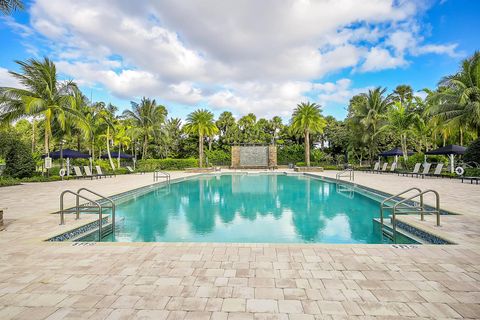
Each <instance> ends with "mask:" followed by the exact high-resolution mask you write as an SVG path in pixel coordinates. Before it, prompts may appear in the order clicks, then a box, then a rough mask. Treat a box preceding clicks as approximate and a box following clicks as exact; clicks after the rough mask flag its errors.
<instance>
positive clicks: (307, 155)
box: [305, 130, 310, 167]
mask: <svg viewBox="0 0 480 320" xmlns="http://www.w3.org/2000/svg"><path fill="white" fill-rule="evenodd" d="M305 163H306V164H307V167H310V133H309V132H308V130H305Z"/></svg>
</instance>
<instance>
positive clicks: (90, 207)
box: [59, 188, 115, 241]
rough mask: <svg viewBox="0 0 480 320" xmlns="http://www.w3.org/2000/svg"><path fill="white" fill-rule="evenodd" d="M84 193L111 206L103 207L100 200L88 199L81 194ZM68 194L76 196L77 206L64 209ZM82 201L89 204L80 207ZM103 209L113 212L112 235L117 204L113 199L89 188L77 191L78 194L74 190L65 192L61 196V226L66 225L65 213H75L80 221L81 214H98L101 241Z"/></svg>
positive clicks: (76, 218)
mask: <svg viewBox="0 0 480 320" xmlns="http://www.w3.org/2000/svg"><path fill="white" fill-rule="evenodd" d="M82 191H84V192H88V193H90V194H93V195H95V196H97V197H100V198H101V200H104V201H106V202H108V203H109V204H110V205H102V204H100V203H99V202H98V200H97V201H95V200H92V199H90V198H88V197H85V196H83V195H81V194H80V193H81V192H82ZM66 194H71V195H74V196H75V206H74V207H72V208H69V209H64V205H63V202H64V201H63V200H64V197H65V195H66ZM80 199H83V200H86V201H88V202H87V203H85V204H82V205H80ZM103 209H110V210H111V212H112V215H111V218H112V224H111V225H112V233H115V202H113V200H112V199H110V198H108V197H105V196H102V195H101V194H99V193H97V192H95V191H92V190H90V189H87V188H80V189H78V190H77V192H74V191H72V190H65V191H63V192H62V193H61V194H60V211H59V213H60V225H64V224H65V212H69V213H70V212H75V220H78V219H80V212H98V240H99V241H100V240H101V239H102V236H103Z"/></svg>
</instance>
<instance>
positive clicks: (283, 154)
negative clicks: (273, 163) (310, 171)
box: [277, 144, 305, 164]
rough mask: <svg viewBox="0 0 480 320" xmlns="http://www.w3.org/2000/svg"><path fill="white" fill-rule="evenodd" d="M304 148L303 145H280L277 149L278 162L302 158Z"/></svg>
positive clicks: (299, 160)
mask: <svg viewBox="0 0 480 320" xmlns="http://www.w3.org/2000/svg"><path fill="white" fill-rule="evenodd" d="M304 153H305V148H304V146H303V145H299V144H293V145H282V146H278V149H277V162H278V164H289V163H297V162H301V161H303V160H304Z"/></svg>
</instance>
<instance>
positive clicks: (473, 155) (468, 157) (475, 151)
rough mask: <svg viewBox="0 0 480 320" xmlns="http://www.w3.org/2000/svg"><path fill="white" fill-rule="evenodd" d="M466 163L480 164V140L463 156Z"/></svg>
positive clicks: (470, 146)
mask: <svg viewBox="0 0 480 320" xmlns="http://www.w3.org/2000/svg"><path fill="white" fill-rule="evenodd" d="M463 160H464V161H465V162H470V161H475V162H476V163H480V138H479V139H477V140H476V141H474V142H473V143H472V144H471V145H469V146H468V148H467V151H466V152H465V154H464V155H463Z"/></svg>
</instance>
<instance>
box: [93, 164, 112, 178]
mask: <svg viewBox="0 0 480 320" xmlns="http://www.w3.org/2000/svg"><path fill="white" fill-rule="evenodd" d="M95 170H97V176H99V177H113V176H115V174H114V173H103V171H102V167H100V166H95Z"/></svg>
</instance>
